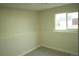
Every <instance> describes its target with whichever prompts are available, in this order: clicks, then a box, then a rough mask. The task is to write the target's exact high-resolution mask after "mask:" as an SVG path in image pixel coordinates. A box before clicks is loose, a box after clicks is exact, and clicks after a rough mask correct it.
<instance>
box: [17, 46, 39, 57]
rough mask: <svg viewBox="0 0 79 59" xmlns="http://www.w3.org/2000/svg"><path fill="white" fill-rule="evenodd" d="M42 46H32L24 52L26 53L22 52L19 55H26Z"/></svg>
mask: <svg viewBox="0 0 79 59" xmlns="http://www.w3.org/2000/svg"><path fill="white" fill-rule="evenodd" d="M39 47H40V46H37V47H34V48H32V49H30V50H28V51H26V52H24V53H22V54H20V55H18V56H24V55H25V54H28V53H30V52H31V51H33V50H35V49H37V48H39Z"/></svg>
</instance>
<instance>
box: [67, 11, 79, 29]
mask: <svg viewBox="0 0 79 59" xmlns="http://www.w3.org/2000/svg"><path fill="white" fill-rule="evenodd" d="M68 29H78V12H73V13H68Z"/></svg>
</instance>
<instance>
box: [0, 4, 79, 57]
mask: <svg viewBox="0 0 79 59" xmlns="http://www.w3.org/2000/svg"><path fill="white" fill-rule="evenodd" d="M78 19H79V18H78V4H76V3H0V56H78V53H79V52H78Z"/></svg>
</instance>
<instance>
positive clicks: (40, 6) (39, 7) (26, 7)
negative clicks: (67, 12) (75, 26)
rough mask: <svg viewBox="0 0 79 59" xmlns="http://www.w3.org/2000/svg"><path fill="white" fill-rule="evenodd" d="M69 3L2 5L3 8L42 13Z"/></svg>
mask: <svg viewBox="0 0 79 59" xmlns="http://www.w3.org/2000/svg"><path fill="white" fill-rule="evenodd" d="M67 4H68V3H4V4H3V3H2V4H0V6H1V7H10V8H19V9H24V10H33V11H40V10H45V9H49V8H53V7H58V6H63V5H67Z"/></svg>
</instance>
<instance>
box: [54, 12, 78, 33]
mask: <svg viewBox="0 0 79 59" xmlns="http://www.w3.org/2000/svg"><path fill="white" fill-rule="evenodd" d="M64 13H65V12H64ZM70 13H75V12H70ZM77 13H78V12H77ZM57 14H63V13H57ZM57 14H55V17H56V15H57ZM68 14H69V13H66V28H67V29H66V30H56V18H54V19H55V20H54V21H55V27H54V28H55V32H74V33H78V28H77V29H75V28H73V29H69V28H68Z"/></svg>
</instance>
